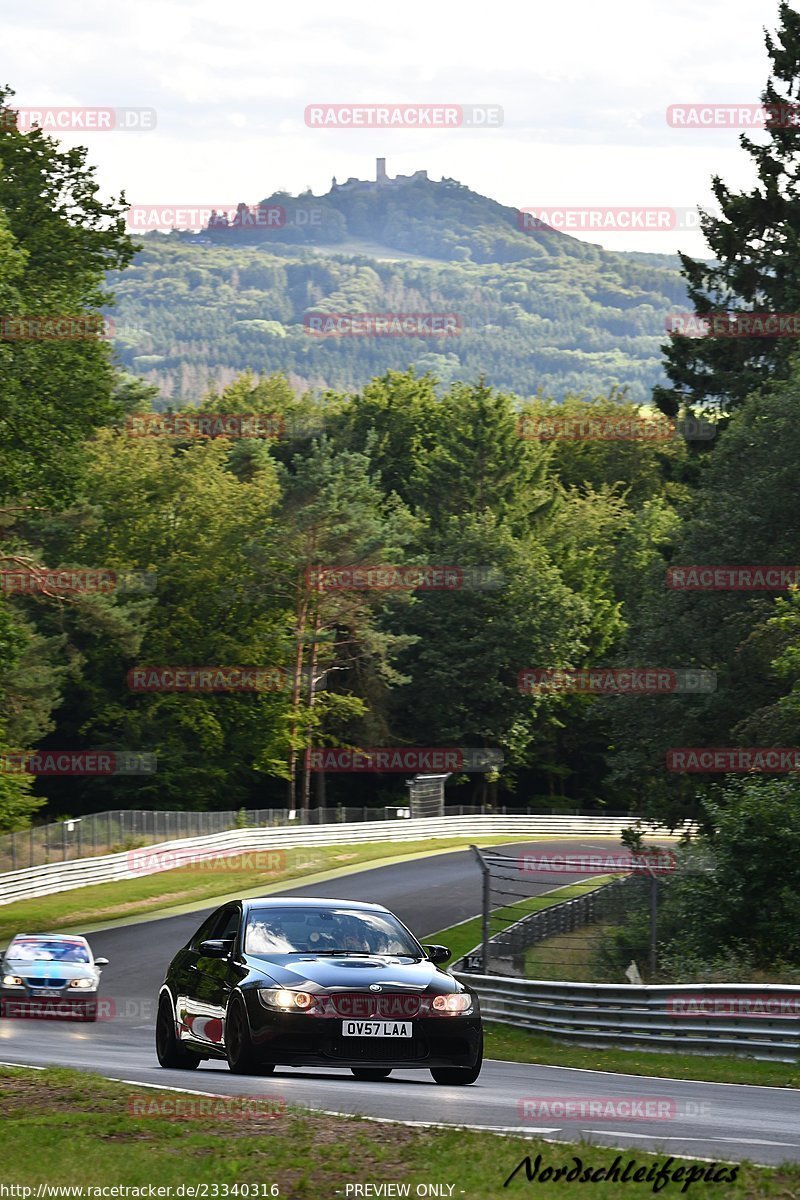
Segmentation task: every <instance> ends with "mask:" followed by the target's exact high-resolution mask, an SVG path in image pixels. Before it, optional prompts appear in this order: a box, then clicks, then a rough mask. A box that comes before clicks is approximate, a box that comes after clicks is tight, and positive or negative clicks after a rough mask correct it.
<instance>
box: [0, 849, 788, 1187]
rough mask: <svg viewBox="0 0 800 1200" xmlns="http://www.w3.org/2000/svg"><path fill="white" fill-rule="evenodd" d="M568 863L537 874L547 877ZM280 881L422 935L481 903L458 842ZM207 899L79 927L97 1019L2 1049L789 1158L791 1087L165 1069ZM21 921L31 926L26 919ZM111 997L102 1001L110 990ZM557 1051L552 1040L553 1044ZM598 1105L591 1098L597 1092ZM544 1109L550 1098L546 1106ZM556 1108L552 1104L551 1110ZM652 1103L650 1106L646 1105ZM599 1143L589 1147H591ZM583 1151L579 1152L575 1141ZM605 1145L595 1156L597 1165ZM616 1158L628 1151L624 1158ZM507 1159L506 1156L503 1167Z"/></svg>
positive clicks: (138, 1075) (523, 1071) (724, 1154)
mask: <svg viewBox="0 0 800 1200" xmlns="http://www.w3.org/2000/svg"><path fill="white" fill-rule="evenodd" d="M567 847H568V848H569V851H570V852H571V853H586V854H589V853H597V852H598V851H602V850H606V851H607V850H612V849H613V850H619V843H618V842H615V841H612V840H611V839H592V840H586V841H583V840H580V841H578V840H575V839H571V840H570V841H569V842H564V843H558V842H554V841H552V840H550V841H547V842H541V843H535V842H531V843H525V844H523V843H513V844H512V846H510V847H509V850H513V851H515V852H518V851H520V850H522V849H525V850H526V851H538V852H540V853H541V852H544V851H545V850H547V851H548V852H550V853H555V852H558V850H562V851H563V850H564V849H565V848H567ZM577 877H578V876H566V875H565V876H563V877H561V878H559V879H558V880H555V881H554V880H552V879H551V880H550V882H547V883H542V884H541V885H539V886H538V887H536V888H534V889H533V890H535V891H546V890H549V888H551V887H553V886H555V885H556V884H561V883H566V882H570V881H571V879H573V878H577ZM281 894H284V895H296V896H302V895H328V896H335V897H339V898H342V899H351V900H369V901H374V902H377V903H380V904H385V905H386V906H387V907H388V908H390V909H391V910H392V911H393V912H395V913H397V915H398V916H399V917H400V918H401V920H403V921H404V922H405V923H406V924H407V925H408V926H409V927H410V928H411V929H412V930H413V931H414V932H415V933H416V934H417V935H418V936H420V937H425V936H426V935H429V934H430V933H433V932H435V931H436V930H439V929H443V928H446V927H448V926H450V925H453V924H456V923H457V922H459V921H462V920H465V919H467V918H468V917H471V916H474V915H475V914H476V913H477V912H479V911H480V894H481V887H480V872H479V870H478V867H477V864H476V862H475V860H474V858H473V856H472V855H471V853H470V852H469V851H451V852H446V853H443V854H440V855H435V856H431V857H429V858H424V859H419V860H414V861H406V862H402V863H397V864H394V865H389V866H383V867H377V868H373V869H367V870H359V871H356V872H354V873H353V874H351V875H347V876H344V877H341V878H339V879H336V880H332V881H330V882H329V883H327V884H324V885H320V884H317V885H311V886H301V887H294V888H287V890H286V892H284V893H281ZM215 907H216V905H215V904H214V903H213V902H211V903H210V904H209V906H208V908H206V909H203V910H199V911H197V912H192V913H188V914H184V915H182V916H173V917H166V918H162V919H154V920H152V921H147V922H143V923H139V924H135V925H128V926H121V927H117V928H114V929H107V930H104V931H102V932H98V933H94V934H92V935H91V943H92V948H93V950H94V952H95V954H96V955H102V956H105V957H107V958H108V959H110V965H109V966H108V967H107V968H106V969H105V970H104V972H103V984H102V988H101V994H102V996H103V997H104V999H105V1000H106V1001H107V1004H106V1008H105V1011H106V1012H107V1014H108V1019H106V1020H99V1021H98V1022H97V1023H96V1024H94V1025H85V1024H75V1023H72V1022H55V1021H43V1020H34V1019H19V1018H14V1019H6V1020H2V1021H0V1060H2V1061H3V1062H6V1063H14V1064H27V1065H30V1066H46V1065H61V1066H70V1067H75V1068H78V1069H80V1070H90V1071H96V1072H99V1073H100V1074H103V1075H106V1076H108V1077H109V1078H114V1079H122V1080H125V1081H128V1082H131V1083H137V1084H148V1085H150V1086H160V1087H175V1088H187V1089H190V1090H196V1091H200V1092H207V1093H213V1094H220V1095H229V1096H231V1095H236V1096H239V1095H258V1096H269V1097H274V1098H275V1099H276V1100H277V1101H279V1102H281V1101H282V1102H285V1103H288V1104H300V1105H305V1106H307V1107H309V1108H315V1109H320V1110H324V1111H327V1112H337V1113H348V1114H360V1115H364V1116H372V1117H379V1118H383V1119H388V1120H399V1121H404V1122H406V1123H411V1124H413V1123H433V1124H442V1123H444V1124H452V1125H469V1126H474V1127H480V1128H483V1129H487V1130H507V1131H512V1130H513V1131H514V1132H517V1133H519V1134H522V1135H524V1134H529V1135H533V1134H538V1135H540V1136H544V1137H546V1138H548V1139H552V1140H554V1141H556V1142H560V1141H564V1142H572V1141H577V1140H579V1139H581V1138H582V1139H584V1140H585V1141H587V1142H592V1143H594V1144H595V1145H596V1146H597V1147H603V1146H608V1147H618V1148H620V1149H621V1150H625V1151H627V1152H628V1156H629V1157H635V1155H636V1151H637V1149H638V1150H640V1151H641V1150H645V1149H647V1150H651V1151H657V1152H663V1153H665V1154H671V1155H674V1156H675V1157H680V1156H689V1157H698V1158H702V1159H716V1160H717V1161H720V1162H722V1161H725V1162H736V1161H739V1160H741V1159H742V1158H749V1159H751V1160H753V1161H755V1162H760V1163H768V1164H770V1163H771V1164H775V1163H779V1162H782V1161H786V1160H792V1161H800V1091H797V1090H792V1089H784V1088H762V1087H750V1086H739V1085H733V1084H711V1083H700V1082H687V1081H676V1080H669V1079H660V1078H652V1077H638V1076H633V1075H612V1074H606V1073H604V1072H599V1071H584V1070H573V1069H571V1068H564V1067H558V1066H557V1065H553V1066H546V1067H545V1066H537V1065H531V1064H524V1063H510V1062H498V1061H487V1062H486V1063H485V1066H484V1069H483V1072H482V1074H481V1076H480V1078H479V1080H478V1082H477V1083H476V1084H474V1085H473V1086H471V1087H466V1088H460V1087H442V1086H439V1085H436V1084H434V1083H433V1081H432V1079H431V1077H430V1075H429V1074H428V1073H427V1072H425V1071H417V1072H415V1071H395V1072H393V1074H392V1076H391V1077H390V1078H389V1079H388V1080H386V1081H384V1082H381V1083H365V1082H360V1081H358V1080H356V1079H354V1078H353V1077H352V1075H351V1074H350V1073H349V1072H347V1071H335V1070H311V1069H298V1068H285V1069H279V1070H277V1071H276V1072H275V1074H274V1075H272V1076H266V1077H263V1078H258V1077H256V1078H248V1077H244V1076H233V1075H231V1074H230V1073H229V1072H228V1070H227V1068H226V1066H225V1065H224V1064H222V1063H204V1064H201V1066H200V1068H199V1069H198V1070H197V1071H192V1072H183V1071H165V1070H162V1069H161V1068H160V1067H159V1066H158V1063H157V1060H156V1057H155V1052H154V1049H153V1026H154V1020H155V1003H156V997H157V994H158V988H159V986H160V984H161V982H162V980H163V977H164V973H165V970H166V967H167V965H168V963H169V961H170V959H171V958H172V956H173V955H174V953H175V951H176V950H177V949H178V948H179V947H180V946H182V945H183V944H184V943H185V942H186V941H187V940H188V938H189V937H190V936H191V934H192V933H193V932H194V930H195V929H196V928H197V927H198V926H199V924H200V923H201V921H202V920H203V919H204V916H205V914H206V913H207V912H210V911H211V910H212V909H213V908H215ZM29 932H30V931H29ZM109 1001H110V1003H108V1002H109ZM553 1060H554V1063H557V1060H558V1049H557V1048H555V1049H554V1050H553ZM554 1098H558V1099H560V1100H562V1101H563V1100H564V1099H571V1100H574V1101H578V1102H580V1103H582V1104H583V1105H584V1106H586V1105H588V1104H589V1102H594V1108H593V1110H592V1113H593V1114H595V1115H592V1113H590V1112H589V1110H588V1109H586V1108H585V1107H584V1109H583V1110H581V1111H582V1112H583V1113H584V1115H583V1116H582V1117H581V1116H580V1115H578V1116H577V1117H576V1118H575V1119H571V1120H565V1119H563V1117H551V1118H550V1119H537V1117H536V1116H535V1115H533V1114H537V1113H540V1112H541V1111H542V1109H541V1103H542V1102H543V1101H544V1102H547V1101H548V1100H549V1101H550V1103H551V1104H552V1101H553V1099H554ZM608 1099H612V1100H615V1101H618V1102H619V1101H628V1102H631V1105H632V1107H631V1109H630V1112H631V1113H632V1114H635V1113H636V1111H637V1106H641V1103H642V1102H644V1101H645V1100H647V1099H649V1100H658V1101H660V1102H661V1103H660V1105H659V1108H658V1111H659V1112H660V1113H661V1114H662V1115H661V1116H660V1118H659V1119H653V1118H652V1117H650V1118H647V1117H645V1118H641V1117H640V1116H637V1115H632V1116H629V1117H625V1118H622V1119H620V1117H619V1107H623V1106H618V1108H617V1119H614V1120H610V1119H608V1117H607V1115H604V1116H603V1117H602V1118H599V1117H598V1116H597V1115H596V1114H597V1113H598V1112H599V1111H601V1110H602V1111H604V1112H605V1102H606V1101H607V1100H608ZM598 1104H600V1106H601V1108H600V1109H598V1108H597V1105H598ZM546 1111H550V1110H546ZM557 1111H558V1112H561V1111H562V1110H561V1109H558V1110H557ZM651 1111H652V1110H651ZM598 1153H599V1151H598ZM569 1156H570V1150H569V1148H568V1147H566V1146H565V1147H559V1146H554V1147H553V1161H554V1162H557V1163H565V1162H568V1160H569ZM584 1158H585V1159H586V1160H587V1161H588V1158H587V1155H586V1154H585V1153H584ZM606 1158H607V1156H603V1157H602V1160H601V1161H598V1164H597V1165H602V1163H604V1162H605V1161H606ZM626 1161H627V1158H626ZM514 1165H515V1164H514V1163H509V1169H512V1168H513V1166H514Z"/></svg>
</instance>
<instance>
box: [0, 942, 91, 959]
mask: <svg viewBox="0 0 800 1200" xmlns="http://www.w3.org/2000/svg"><path fill="white" fill-rule="evenodd" d="M6 955H7V957H8V958H14V959H17V960H19V961H21V962H72V963H88V962H89V961H90V960H89V952H88V950H87V949H86V947H85V946H84V945H83V943H82V942H62V941H52V942H51V941H48V940H47V939H46V938H18V939H16V940H15V941H13V942H12V943H11V945H10V946H9V947H8V950H7V951H6Z"/></svg>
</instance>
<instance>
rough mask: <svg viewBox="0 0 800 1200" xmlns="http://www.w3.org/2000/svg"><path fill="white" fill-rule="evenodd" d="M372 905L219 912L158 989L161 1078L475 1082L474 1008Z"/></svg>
mask: <svg viewBox="0 0 800 1200" xmlns="http://www.w3.org/2000/svg"><path fill="white" fill-rule="evenodd" d="M449 957H450V951H449V950H448V949H447V947H446V946H425V947H422V946H421V945H420V943H419V942H418V941H417V940H416V938H415V937H414V936H413V935H412V934H411V933H410V932H409V931H408V929H406V927H405V925H403V924H402V923H401V922H400V921H399V920H398V919H397V917H395V916H394V915H393V914H392V913H390V912H389V911H388V909H385V908H383V907H382V906H381V905H380V904H362V903H358V902H356V901H353V900H327V899H324V900H323V899H308V898H303V899H295V898H288V897H287V898H275V897H268V898H266V899H257V900H253V899H249V900H238V901H236V902H233V903H229V904H225V905H223V907H222V908H219V909H217V911H216V912H214V913H212V915H211V916H210V917H208V919H207V920H206V921H204V922H203V924H202V925H201V926H200V928H199V929H198V930H197V932H196V933H195V935H194V937H192V938H191V939H190V941H189V942H188V944H187V945H186V946H184V948H183V949H182V950H179V951H178V953H177V954H176V955H175V958H174V959H173V960H172V962H171V964H170V966H169V970H168V971H167V976H166V979H165V980H164V983H163V985H162V988H161V994H160V996H159V1003H158V1016H157V1020H156V1052H157V1054H158V1061H159V1062H160V1063H161V1066H162V1067H172V1068H174V1067H184V1068H192V1067H196V1066H197V1065H198V1063H199V1062H200V1061H201V1059H215V1058H216V1059H227V1062H228V1065H229V1067H230V1069H231V1071H235V1072H236V1073H237V1074H269V1073H271V1072H272V1071H273V1070H274V1069H275V1067H276V1066H277V1065H285V1066H294V1067H307V1066H310V1067H346V1068H349V1069H350V1070H351V1071H352V1072H353V1074H354V1075H355V1076H356V1077H357V1078H358V1079H371V1080H378V1079H385V1078H386V1077H387V1076H388V1075H390V1074H391V1072H392V1070H393V1069H395V1068H402V1069H403V1070H409V1069H424V1070H429V1071H430V1073H431V1075H432V1076H433V1078H434V1079H435V1080H436V1082H437V1083H444V1084H465V1083H474V1082H475V1080H476V1079H477V1078H478V1075H479V1074H480V1070H481V1065H482V1060H483V1034H482V1029H481V1017H480V1011H479V1005H478V998H477V996H476V995H475V993H474V992H473V991H472V990H471V989H470V988H468V987H466V986H465V985H464V984H462V983H459V982H458V980H456V979H454V978H453V976H452V975H450V974H448V973H447V972H446V971H444V970H441V969H440V967H439V965H438V964H440V963H443V962H445V961H446V960H447V959H448V958H449Z"/></svg>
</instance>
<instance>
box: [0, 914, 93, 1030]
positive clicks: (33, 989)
mask: <svg viewBox="0 0 800 1200" xmlns="http://www.w3.org/2000/svg"><path fill="white" fill-rule="evenodd" d="M107 963H108V959H107V958H94V956H93V955H92V951H91V949H90V947H89V943H88V942H87V941H86V938H84V937H79V936H78V935H77V934H67V933H40V934H28V933H18V934H17V936H16V937H15V938H14V940H13V941H12V942H11V944H10V946H9V947H8V949H7V950H6V952H5V954H4V955H3V960H2V963H0V973H2V978H1V979H0V1016H2V1017H62V1018H74V1019H78V1020H81V1021H96V1020H97V991H98V988H99V986H100V968H101V967H104V966H105V965H106V964H107Z"/></svg>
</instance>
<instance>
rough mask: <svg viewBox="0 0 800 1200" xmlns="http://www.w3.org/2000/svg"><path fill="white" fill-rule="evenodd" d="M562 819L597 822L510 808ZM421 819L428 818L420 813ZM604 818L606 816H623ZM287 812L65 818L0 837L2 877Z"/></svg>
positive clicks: (457, 812) (326, 815) (480, 809)
mask: <svg viewBox="0 0 800 1200" xmlns="http://www.w3.org/2000/svg"><path fill="white" fill-rule="evenodd" d="M407 808H408V801H406V802H405V803H404V804H401V805H382V806H380V807H377V806H375V805H372V806H370V805H361V804H359V805H357V806H356V805H347V804H336V805H334V806H332V807H328V808H312V809H309V810H307V811H303V810H302V809H298V811H297V812H296V814H295V819H294V821H293V822H292V824H293V825H294V826H300V825H335V824H338V823H339V822H340V821H348V822H349V821H387V820H394V819H395V818H397V817H404V816H406V815H409V816H410V815H411V814H410V813H408V814H407V813H406V811H405V810H407ZM506 812H507V809H506V808H505V807H502V808H490V807H488V806H484V805H477V804H476V805H470V804H449V805H447V806H446V808H445V811H444V812H443V813H439V812H437V813H435V814H433V815H436V816H449V817H467V816H469V817H474V816H483V815H484V814H487V813H494V815H496V816H500V815H502V816H505V815H506ZM538 814H542V815H551V816H553V815H561V816H567V817H596V816H597V814H596V813H590V812H581V811H580V809H574V810H572V811H568V812H566V813H564V812H563V810H561V811H560V812H558V813H556V812H555V811H554V810H551V811H550V813H548V811H547V810H546V809H542V806H541V805H539V806H537V807H536V808H530V807H528V808H524V809H522V808H519V806H515V807H514V808H513V809H512V815H513V816H523V815H524V816H531V815H538ZM416 815H418V816H425V815H430V814H425V813H418V814H416ZM622 815H623V814H622V813H606V814H605V816H620V817H621V816H622ZM288 821H289V817H288V813H287V810H286V808H285V807H284V808H247V809H244V808H242V809H239V810H236V809H228V810H227V811H213V812H193V811H191V810H190V809H181V810H178V811H175V810H173V811H168V810H166V809H141V808H118V809H113V810H111V811H110V812H98V813H87V814H86V815H85V816H82V817H70V818H65V819H64V820H62V821H53V822H50V823H49V824H44V825H31V826H30V827H29V828H28V829H19V830H17V831H16V832H14V833H5V834H0V874H2V873H3V872H4V871H21V870H22V869H23V868H24V867H41V866H46V865H47V864H48V863H54V862H69V861H70V859H75V858H97V856H98V855H101V854H117V853H119V851H120V850H126V849H128V848H129V847H130V846H150V845H153V844H155V843H157V842H168V841H175V840H176V839H178V838H196V837H211V836H213V834H215V833H227V832H229V831H230V830H231V829H250V828H251V827H254V826H258V827H263V826H265V825H268V826H273V825H286V824H287V823H288Z"/></svg>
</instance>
